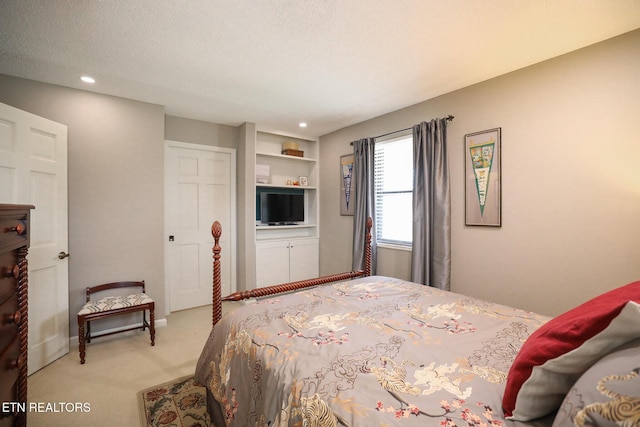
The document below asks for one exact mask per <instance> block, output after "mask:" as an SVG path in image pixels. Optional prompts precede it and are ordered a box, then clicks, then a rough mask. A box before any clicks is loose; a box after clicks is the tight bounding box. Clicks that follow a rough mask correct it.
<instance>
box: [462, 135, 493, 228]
mask: <svg viewBox="0 0 640 427" xmlns="http://www.w3.org/2000/svg"><path fill="white" fill-rule="evenodd" d="M501 129H502V128H495V129H489V130H485V131H482V132H475V133H469V134H467V135H465V136H464V159H465V180H464V183H465V186H464V187H465V191H464V192H465V224H466V225H485V226H491V227H501V226H502V159H501V157H502V141H501V136H502V135H501V133H502V131H501Z"/></svg>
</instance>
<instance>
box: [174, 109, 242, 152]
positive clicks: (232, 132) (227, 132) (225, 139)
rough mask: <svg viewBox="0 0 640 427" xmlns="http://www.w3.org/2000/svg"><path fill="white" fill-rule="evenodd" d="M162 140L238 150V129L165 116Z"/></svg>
mask: <svg viewBox="0 0 640 427" xmlns="http://www.w3.org/2000/svg"><path fill="white" fill-rule="evenodd" d="M164 138H165V139H166V140H170V141H180V142H189V143H191V144H202V145H213V146H216V147H224V148H233V149H234V150H237V149H238V138H239V134H238V128H237V127H233V126H227V125H220V124H217V123H211V122H203V121H201V120H193V119H186V118H183V117H176V116H165V122H164Z"/></svg>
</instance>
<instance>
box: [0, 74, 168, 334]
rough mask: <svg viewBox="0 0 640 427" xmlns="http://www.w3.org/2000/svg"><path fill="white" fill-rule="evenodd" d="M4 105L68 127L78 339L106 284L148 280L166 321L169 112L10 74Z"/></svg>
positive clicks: (3, 88) (1, 90) (4, 82)
mask: <svg viewBox="0 0 640 427" xmlns="http://www.w3.org/2000/svg"><path fill="white" fill-rule="evenodd" d="M0 102H2V103H5V104H8V105H11V106H14V107H16V108H19V109H22V110H26V111H29V112H32V113H34V114H37V115H39V116H42V117H46V118H48V119H51V120H54V121H56V122H60V123H63V124H65V125H67V127H68V147H69V149H68V177H69V184H68V185H69V193H68V194H69V248H60V250H68V252H69V253H70V254H71V256H70V258H69V318H70V319H69V320H70V334H71V336H74V335H77V333H78V332H77V320H76V314H77V313H78V311H79V309H80V307H81V306H82V304H83V303H84V288H85V287H87V286H91V285H96V284H99V283H105V282H110V281H119V280H140V279H144V280H145V281H146V283H147V291H148V293H149V294H150V295H152V296H153V298H154V299H155V300H156V313H158V317H160V318H162V317H164V312H165V299H164V269H163V268H162V266H163V265H164V253H163V237H162V236H163V221H164V216H163V215H164V213H163V210H164V204H163V198H164V193H163V140H164V108H163V107H161V106H158V105H152V104H145V103H142V102H136V101H131V100H127V99H122V98H116V97H111V96H104V95H98V94H95V93H92V92H85V91H80V90H74V89H68V88H64V87H60V86H54V85H49V84H45V83H39V82H34V81H30V80H24V79H18V78H14V77H9V76H5V75H0ZM36 209H37V206H36ZM109 326H110V324H109V323H107V324H104V323H103V324H102V325H101V326H100V327H99V328H97V329H103V328H108V327H109Z"/></svg>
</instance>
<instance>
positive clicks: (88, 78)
mask: <svg viewBox="0 0 640 427" xmlns="http://www.w3.org/2000/svg"><path fill="white" fill-rule="evenodd" d="M80 80H82V81H83V82H85V83H95V82H96V79H94V78H93V77H89V76H82V77H80Z"/></svg>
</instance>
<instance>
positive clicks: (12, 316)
mask: <svg viewBox="0 0 640 427" xmlns="http://www.w3.org/2000/svg"><path fill="white" fill-rule="evenodd" d="M20 319H22V315H21V314H20V311H16V312H15V313H7V314H5V315H4V316H3V319H2V324H3V325H10V324H12V323H13V324H16V325H18V324H20Z"/></svg>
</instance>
